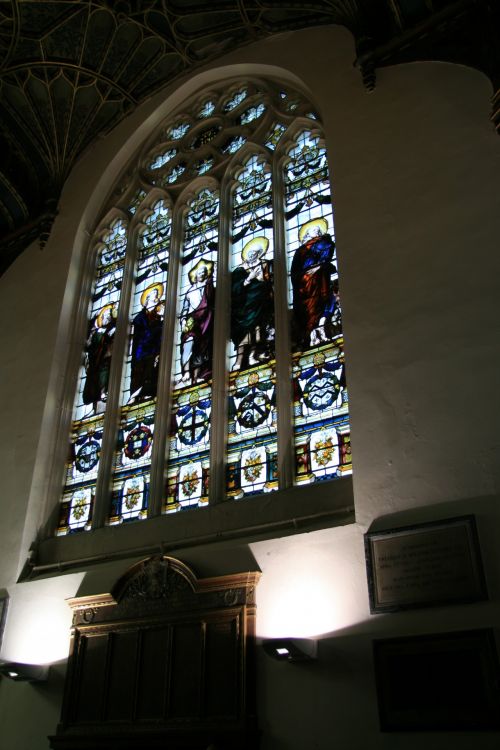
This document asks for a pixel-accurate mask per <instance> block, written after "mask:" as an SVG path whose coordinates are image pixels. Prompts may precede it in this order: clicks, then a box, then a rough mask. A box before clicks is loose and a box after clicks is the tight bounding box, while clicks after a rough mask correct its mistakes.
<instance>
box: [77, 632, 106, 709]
mask: <svg viewBox="0 0 500 750" xmlns="http://www.w3.org/2000/svg"><path fill="white" fill-rule="evenodd" d="M107 650H108V633H102V634H101V635H92V636H82V637H81V638H80V640H79V644H78V655H77V659H78V666H77V675H78V683H77V687H78V689H77V691H76V693H77V696H76V705H75V711H74V715H75V719H76V721H77V722H85V721H100V720H101V718H102V707H103V700H104V683H105V675H106V655H107Z"/></svg>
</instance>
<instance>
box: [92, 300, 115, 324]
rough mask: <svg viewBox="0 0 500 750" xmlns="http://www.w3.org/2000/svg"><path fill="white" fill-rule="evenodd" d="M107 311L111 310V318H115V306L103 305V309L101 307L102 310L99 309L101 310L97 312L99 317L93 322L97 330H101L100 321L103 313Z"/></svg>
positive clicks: (111, 304)
mask: <svg viewBox="0 0 500 750" xmlns="http://www.w3.org/2000/svg"><path fill="white" fill-rule="evenodd" d="M107 310H111V316H112V317H113V318H116V314H115V306H114V304H113V303H110V304H109V305H104V307H103V308H101V310H100V312H99V315H98V316H97V318H96V321H95V322H96V324H97V327H98V328H102V319H103V317H104V313H105V312H106V311H107Z"/></svg>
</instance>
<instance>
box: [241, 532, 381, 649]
mask: <svg viewBox="0 0 500 750" xmlns="http://www.w3.org/2000/svg"><path fill="white" fill-rule="evenodd" d="M358 536H359V534H358ZM353 537H354V538H355V537H356V532H355V531H353V530H352V529H349V527H343V528H338V529H329V530H325V531H320V532H313V533H311V534H304V535H298V536H294V537H288V538H284V539H279V540H276V539H275V540H272V541H271V540H270V541H264V542H256V543H254V544H251V545H250V547H251V550H252V554H253V555H254V557H255V559H256V561H257V563H258V565H259V567H260V569H261V571H262V577H261V579H260V581H259V585H258V586H257V636H258V637H259V638H288V637H295V638H313V637H317V636H321V635H327V634H330V633H333V632H335V631H338V630H341V629H344V628H347V627H350V626H352V625H354V624H355V623H359V622H362V621H364V620H365V619H366V617H367V606H366V603H364V602H363V599H360V597H359V593H360V592H358V591H357V586H358V584H357V582H358V581H359V579H360V576H364V559H363V547H362V542H361V543H359V544H355V543H353V542H354V539H353ZM356 541H358V542H359V539H356ZM360 602H361V603H360Z"/></svg>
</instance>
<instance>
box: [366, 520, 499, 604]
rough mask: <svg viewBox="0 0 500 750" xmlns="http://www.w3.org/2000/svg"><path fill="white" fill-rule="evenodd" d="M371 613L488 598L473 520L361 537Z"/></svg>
mask: <svg viewBox="0 0 500 750" xmlns="http://www.w3.org/2000/svg"><path fill="white" fill-rule="evenodd" d="M365 551H366V565H367V573H368V589H369V595H370V611H371V612H372V613H375V612H395V611H397V610H401V609H409V608H412V607H428V606H436V605H439V604H458V603H465V602H473V601H479V600H481V599H487V598H488V594H487V590H486V583H485V579H484V573H483V567H482V563H481V555H480V550H479V543H478V537H477V531H476V524H475V519H474V516H461V517H460V518H451V519H447V520H445V521H438V522H431V523H424V524H419V525H417V526H408V527H402V528H399V529H390V530H387V531H380V532H368V533H367V534H365Z"/></svg>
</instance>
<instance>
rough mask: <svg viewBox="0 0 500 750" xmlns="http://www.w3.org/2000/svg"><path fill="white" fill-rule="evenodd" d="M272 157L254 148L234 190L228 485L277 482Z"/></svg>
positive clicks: (242, 489)
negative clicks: (263, 157) (264, 156)
mask: <svg viewBox="0 0 500 750" xmlns="http://www.w3.org/2000/svg"><path fill="white" fill-rule="evenodd" d="M273 223H274V222H273V208H272V190H271V174H270V168H269V165H268V164H266V163H265V162H263V161H262V160H260V159H259V158H258V157H257V156H252V157H251V158H250V159H249V160H248V161H247V163H246V164H245V168H244V169H243V170H242V171H241V172H240V174H239V175H238V182H237V185H236V189H235V191H234V199H233V221H232V237H231V239H232V246H231V258H230V267H231V328H230V339H231V342H230V346H229V362H230V375H229V432H228V469H227V492H228V495H230V496H232V497H243V496H244V495H248V494H254V493H256V492H264V491H269V490H271V489H275V488H276V487H277V477H276V464H277V443H276V394H275V389H276V371H275V346H274V337H275V331H274V260H273V259H274V236H273Z"/></svg>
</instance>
